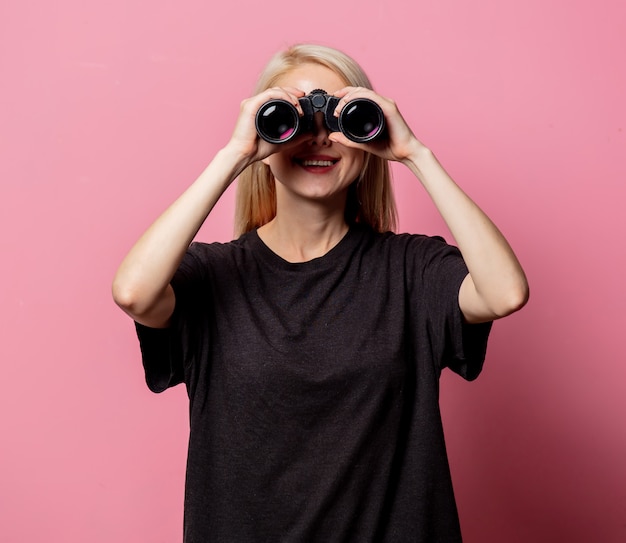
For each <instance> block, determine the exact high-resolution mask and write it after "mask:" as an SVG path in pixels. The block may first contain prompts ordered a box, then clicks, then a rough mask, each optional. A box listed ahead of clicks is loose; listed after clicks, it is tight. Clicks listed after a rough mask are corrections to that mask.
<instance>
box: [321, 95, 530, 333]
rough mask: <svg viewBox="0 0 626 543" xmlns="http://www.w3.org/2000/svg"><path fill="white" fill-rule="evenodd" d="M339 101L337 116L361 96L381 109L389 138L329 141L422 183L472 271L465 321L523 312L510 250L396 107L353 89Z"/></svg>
mask: <svg viewBox="0 0 626 543" xmlns="http://www.w3.org/2000/svg"><path fill="white" fill-rule="evenodd" d="M335 96H338V97H340V98H341V100H340V102H339V104H338V108H337V113H339V111H341V108H342V107H344V105H345V104H346V103H348V102H349V101H350V100H352V99H354V98H357V97H365V98H370V99H372V100H375V101H376V102H378V104H379V105H380V106H381V108H382V109H383V112H384V114H385V120H386V122H387V133H388V138H387V139H385V140H383V141H376V142H373V143H370V144H366V145H360V144H355V143H353V142H351V141H350V140H348V139H347V138H345V137H344V136H343V135H342V134H340V133H333V134H331V136H330V139H331V140H332V141H336V142H338V143H341V144H343V145H347V146H350V147H360V148H362V149H365V150H366V151H369V152H371V153H374V154H376V155H378V156H381V157H383V158H386V159H388V160H395V161H398V162H402V163H403V164H405V165H406V166H407V167H408V168H409V169H410V170H411V171H412V172H413V173H414V174H415V176H416V177H417V178H418V179H419V181H420V182H421V183H422V185H423V186H424V188H425V189H426V191H427V192H428V194H429V195H430V197H431V198H432V200H433V202H434V204H435V206H436V207H437V209H438V211H439V213H440V214H441V216H442V217H443V219H444V221H445V222H446V224H447V225H448V228H449V229H450V232H451V233H452V235H453V236H454V239H455V241H456V244H457V246H458V248H459V250H460V251H461V254H462V255H463V258H464V260H465V263H466V265H467V268H468V270H469V274H468V276H467V277H466V278H465V280H464V281H463V284H462V285H461V289H460V291H459V306H460V308H461V310H462V312H463V315H464V317H465V319H466V320H467V321H468V322H474V323H475V322H483V321H490V320H494V319H498V318H501V317H505V316H506V315H509V314H511V313H513V312H514V311H517V310H519V309H521V308H522V307H523V306H524V305H525V304H526V302H527V300H528V293H529V290H528V282H527V280H526V276H525V274H524V270H523V269H522V267H521V266H520V263H519V262H518V260H517V258H516V256H515V254H514V253H513V250H512V249H511V247H510V245H509V244H508V242H507V241H506V239H505V238H504V236H503V235H502V234H501V233H500V231H499V230H498V229H497V227H496V226H495V225H494V224H493V222H492V221H491V220H490V219H489V217H487V215H486V214H485V213H484V212H483V211H482V210H481V209H480V208H479V207H478V206H477V205H476V204H475V203H474V202H473V201H472V200H471V199H470V198H469V197H468V196H467V194H465V193H464V192H463V190H462V189H461V188H460V187H459V186H458V185H457V184H456V183H455V182H454V181H453V180H452V178H451V177H450V176H449V175H448V174H447V173H446V171H445V170H444V168H443V167H442V166H441V164H440V163H439V161H438V160H437V159H436V158H435V156H434V155H433V153H432V152H431V151H430V150H429V149H428V148H427V147H426V146H424V145H423V144H422V143H421V142H420V141H419V140H418V139H417V138H416V137H415V135H414V134H413V132H412V131H411V129H410V128H409V126H408V125H407V123H406V122H405V120H404V119H403V118H402V115H401V114H400V112H399V110H398V108H397V106H396V104H395V102H393V100H389V99H387V98H383V97H381V96H379V95H377V94H375V93H374V92H373V91H370V90H368V89H362V88H355V87H346V88H345V89H342V90H341V91H339V92H337V93H335Z"/></svg>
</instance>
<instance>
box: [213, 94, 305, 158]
mask: <svg viewBox="0 0 626 543" xmlns="http://www.w3.org/2000/svg"><path fill="white" fill-rule="evenodd" d="M304 95H305V93H304V92H303V91H301V90H299V89H296V88H293V87H273V88H270V89H267V90H265V91H263V92H261V93H259V94H257V95H255V96H252V97H251V98H247V99H245V100H243V101H242V102H241V109H240V112H239V118H238V119H237V123H236V125H235V129H234V131H233V134H232V136H231V138H230V141H229V142H228V144H227V145H226V148H227V149H230V150H231V151H232V152H233V153H235V155H236V156H239V157H241V159H242V160H243V161H244V162H245V164H246V165H250V164H252V163H253V162H257V161H259V160H263V159H264V158H267V157H268V156H270V155H271V154H273V153H275V152H277V151H278V149H279V148H280V149H284V145H285V144H280V145H276V144H272V143H268V142H267V141H265V140H263V139H262V138H260V137H259V135H258V134H257V131H256V125H255V117H256V113H257V111H258V110H259V108H260V107H261V106H262V105H263V104H264V103H265V102H267V101H268V100H285V101H287V102H289V103H290V104H293V106H294V107H295V108H296V109H297V111H298V114H299V115H300V116H302V115H303V112H302V107H301V106H300V102H299V101H298V98H302V97H303V96H304ZM296 140H297V138H296Z"/></svg>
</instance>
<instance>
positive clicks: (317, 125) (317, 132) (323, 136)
mask: <svg viewBox="0 0 626 543" xmlns="http://www.w3.org/2000/svg"><path fill="white" fill-rule="evenodd" d="M328 134H329V131H328V128H327V127H326V123H325V122H324V114H323V113H322V112H321V111H317V112H316V113H315V115H314V116H313V126H312V130H311V136H312V137H311V144H312V145H320V146H328V145H330V143H331V142H330V140H329V139H328Z"/></svg>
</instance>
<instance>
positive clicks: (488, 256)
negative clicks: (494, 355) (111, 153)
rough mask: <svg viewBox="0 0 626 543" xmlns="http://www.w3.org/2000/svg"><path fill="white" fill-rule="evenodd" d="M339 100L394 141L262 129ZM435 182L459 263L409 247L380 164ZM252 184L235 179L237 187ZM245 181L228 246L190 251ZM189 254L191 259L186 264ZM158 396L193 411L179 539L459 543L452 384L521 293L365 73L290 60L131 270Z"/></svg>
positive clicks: (128, 279)
mask: <svg viewBox="0 0 626 543" xmlns="http://www.w3.org/2000/svg"><path fill="white" fill-rule="evenodd" d="M314 89H325V90H326V91H327V92H328V93H329V94H334V95H335V96H336V97H338V98H340V99H341V100H340V102H339V104H338V106H337V111H336V114H339V113H340V111H341V110H342V108H343V107H345V105H346V104H347V103H349V102H350V101H351V100H353V99H355V98H369V99H371V100H374V101H375V102H377V103H378V105H379V106H380V107H381V109H382V111H383V113H384V115H385V120H386V137H385V138H384V139H382V140H377V141H374V142H371V143H366V144H359V143H354V142H352V141H350V140H349V139H347V138H346V137H345V136H344V135H343V134H342V133H341V132H332V133H331V132H329V131H328V129H327V127H326V124H325V123H324V121H323V120H322V119H321V115H320V114H317V116H316V118H315V122H314V126H313V128H312V130H311V131H310V132H307V133H305V134H302V135H300V136H298V137H296V138H295V139H294V140H293V141H290V142H288V143H284V144H280V145H275V144H270V143H267V142H266V141H264V140H262V139H260V138H259V137H258V135H257V132H256V129H255V123H254V119H255V114H256V112H257V111H258V109H259V108H260V107H261V106H262V105H263V104H264V103H265V102H267V101H268V100H270V99H282V100H286V101H288V102H290V103H292V104H293V105H294V106H295V107H296V108H297V109H298V111H299V113H300V114H302V111H301V107H300V103H299V101H298V99H299V98H301V97H303V96H305V95H307V94H308V93H310V92H311V91H312V90H314ZM389 160H395V161H399V162H402V163H403V164H405V165H406V166H407V167H408V168H409V169H410V170H411V171H412V172H413V173H414V174H415V176H416V178H417V179H418V180H419V181H420V182H421V184H422V185H423V186H424V188H425V189H426V191H427V192H428V194H429V195H430V197H431V198H432V200H433V202H434V203H435V205H436V207H437V209H438V210H439V212H440V213H441V215H442V217H443V218H444V220H445V221H446V223H447V225H448V227H449V229H450V231H451V233H452V235H453V236H454V238H455V241H456V243H457V245H458V249H457V248H456V247H452V246H450V245H447V244H446V243H445V242H444V241H443V240H442V239H441V238H430V237H426V236H419V235H407V234H404V235H396V234H393V233H391V232H389V230H390V229H392V228H393V226H394V221H395V207H394V204H393V197H392V195H391V189H390V184H389V172H388V166H387V162H388V161H389ZM240 174H241V176H240ZM238 176H240V180H239V187H238V202H237V220H236V224H237V228H238V234H240V236H239V237H238V239H237V240H235V241H233V242H231V243H227V244H219V243H209V244H202V243H194V244H191V242H192V240H193V239H194V237H195V235H196V233H197V232H198V230H199V228H200V226H201V225H202V223H203V222H204V220H205V219H206V217H207V216H208V214H209V213H210V211H211V209H212V207H213V206H214V204H215V203H216V202H217V200H218V199H219V197H220V196H221V195H222V193H223V192H224V191H225V189H226V188H227V187H228V186H229V185H230V184H231V183H232V182H233V181H234V180H235V178H237V177H238ZM190 244H191V246H190ZM113 293H114V299H115V301H116V302H117V304H118V305H119V306H120V307H121V308H122V309H123V310H124V311H125V312H126V313H128V314H129V315H130V316H131V317H132V318H133V319H134V320H135V321H136V323H137V325H136V326H137V331H138V335H139V339H140V343H141V349H142V357H143V362H144V367H145V370H146V379H147V382H148V385H149V386H150V388H151V389H152V390H154V391H156V392H160V391H162V390H164V389H166V388H168V387H170V386H173V385H176V384H178V383H181V382H184V383H185V385H186V387H187V391H188V394H189V398H190V442H189V455H188V463H187V481H186V493H185V541H186V542H188V543H189V542H206V541H229V542H247V541H323V542H331V541H358V542H365V541H394V542H399V541H420V542H431V541H433V542H434V541H441V542H446V543H449V542H453V541H460V540H461V535H460V528H459V522H458V516H457V511H456V506H455V502H454V496H453V492H452V484H451V481H450V472H449V468H448V463H447V458H446V452H445V444H444V440H443V431H442V428H441V417H440V414H439V407H438V380H439V375H440V372H441V370H442V369H443V368H444V367H446V366H447V367H450V368H451V369H452V370H454V371H455V372H457V373H459V374H461V375H462V376H463V377H465V378H467V379H473V378H475V377H476V376H477V375H478V373H479V372H480V370H481V367H482V362H483V359H484V355H485V349H486V343H487V336H488V334H489V330H490V326H491V321H493V320H494V319H498V318H501V317H504V316H506V315H509V314H510V313H512V312H514V311H516V310H518V309H520V308H521V307H522V306H523V305H524V304H525V303H526V301H527V298H528V285H527V282H526V279H525V276H524V272H523V271H522V269H521V267H520V265H519V263H518V261H517V259H516V257H515V256H514V254H513V251H512V250H511V248H510V247H509V245H508V243H507V242H506V240H505V239H504V237H503V236H502V235H501V234H500V232H499V231H498V230H497V228H496V227H495V226H494V225H493V223H492V222H491V221H490V220H489V219H488V217H487V216H486V215H485V214H484V213H483V212H482V211H481V210H480V209H479V208H478V207H477V206H476V205H475V204H474V203H473V202H472V201H471V200H470V199H469V198H468V197H467V196H466V195H465V193H464V192H463V191H462V190H461V189H460V188H459V187H458V186H457V185H456V184H455V183H454V181H453V180H452V179H451V178H450V177H449V176H448V175H447V174H446V172H445V171H444V169H443V168H442V167H441V165H440V164H439V163H438V161H437V159H436V158H435V157H434V155H433V154H432V152H431V151H430V150H429V149H428V148H427V147H425V146H424V145H423V144H422V143H421V142H420V141H419V140H417V139H416V137H415V136H414V135H413V133H412V131H411V130H410V128H409V127H408V125H407V124H406V122H405V121H404V120H403V118H402V116H401V115H400V113H399V111H398V109H397V107H396V105H395V104H394V102H393V101H391V100H388V99H386V98H383V97H381V96H379V95H377V94H376V93H374V91H372V90H371V85H370V83H369V81H368V80H367V77H366V76H365V75H364V73H363V72H362V70H361V69H360V68H359V67H358V65H357V64H356V63H355V62H354V61H353V60H352V59H350V58H348V57H347V56H345V55H344V54H342V53H340V52H339V51H336V50H334V49H329V48H326V47H320V46H313V45H301V46H296V47H292V48H290V49H289V50H287V51H285V52H283V53H280V54H278V55H276V56H275V57H274V58H273V59H272V60H271V62H270V63H269V64H268V66H267V67H266V70H265V71H264V73H263V75H262V77H261V79H260V81H259V84H258V88H257V93H256V94H255V95H254V96H253V97H252V98H249V99H247V100H244V101H243V102H242V105H241V112H240V116H239V119H238V121H237V124H236V127H235V129H234V132H233V135H232V137H231V139H230V141H229V142H228V144H227V145H226V146H225V147H224V148H223V149H221V150H220V151H219V152H218V153H217V154H216V156H215V157H214V159H213V161H212V162H211V163H210V164H209V166H208V167H207V168H206V170H205V171H204V172H203V173H202V174H201V175H200V177H199V178H198V179H197V180H196V181H195V183H193V184H192V185H191V186H190V187H189V188H188V189H187V190H186V191H185V192H184V193H183V194H182V195H181V196H180V198H179V199H178V200H176V201H175V202H174V203H173V204H172V205H171V207H169V208H168V209H167V210H166V211H165V213H164V214H163V215H162V216H161V217H160V218H158V219H157V221H156V222H155V223H154V224H153V225H152V226H151V227H150V228H149V229H148V230H147V231H146V233H145V234H144V235H143V236H142V237H141V238H140V239H139V241H138V242H137V243H136V245H135V246H134V247H133V248H132V249H131V251H130V252H129V254H128V255H127V256H126V258H125V259H124V261H123V262H122V264H121V266H120V268H119V270H118V272H117V275H116V278H115V280H114V284H113Z"/></svg>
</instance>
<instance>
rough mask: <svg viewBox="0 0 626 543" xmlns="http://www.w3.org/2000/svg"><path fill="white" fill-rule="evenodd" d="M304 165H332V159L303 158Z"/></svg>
mask: <svg viewBox="0 0 626 543" xmlns="http://www.w3.org/2000/svg"><path fill="white" fill-rule="evenodd" d="M302 165H303V166H332V165H333V161H332V160H303V161H302Z"/></svg>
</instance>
